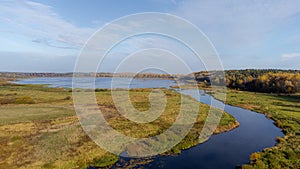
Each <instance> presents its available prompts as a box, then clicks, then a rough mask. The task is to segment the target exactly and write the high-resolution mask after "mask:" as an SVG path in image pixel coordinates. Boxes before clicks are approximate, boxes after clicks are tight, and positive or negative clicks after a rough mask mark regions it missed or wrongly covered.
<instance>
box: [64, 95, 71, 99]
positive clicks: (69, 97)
mask: <svg viewBox="0 0 300 169" xmlns="http://www.w3.org/2000/svg"><path fill="white" fill-rule="evenodd" d="M63 100H71V96H67V97H65V98H64V99H63Z"/></svg>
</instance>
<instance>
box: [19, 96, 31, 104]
mask: <svg viewBox="0 0 300 169" xmlns="http://www.w3.org/2000/svg"><path fill="white" fill-rule="evenodd" d="M15 103H16V104H33V103H35V102H34V100H33V99H32V98H31V97H29V96H22V97H18V98H16V101H15Z"/></svg>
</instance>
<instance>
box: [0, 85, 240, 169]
mask: <svg viewBox="0 0 300 169" xmlns="http://www.w3.org/2000/svg"><path fill="white" fill-rule="evenodd" d="M150 91H151V89H135V90H131V91H130V99H131V101H132V104H133V106H134V107H135V108H136V109H139V110H142V111H144V110H147V109H149V108H150V104H149V101H148V96H149V93H150ZM82 92H84V90H82ZM120 92H122V90H120ZM163 92H164V93H165V94H166V96H167V100H168V103H167V105H166V109H165V110H164V112H163V113H162V115H161V116H160V117H159V118H158V119H157V120H155V121H153V122H151V123H149V124H137V123H133V122H130V121H129V120H127V119H125V118H124V117H123V116H121V115H120V114H118V112H117V110H116V108H115V107H114V104H113V102H112V98H111V93H110V91H109V90H100V89H99V90H97V91H96V97H97V102H98V105H99V108H100V109H101V110H102V111H103V112H104V113H103V114H104V116H105V118H106V119H107V121H108V122H109V123H110V125H111V126H112V127H113V128H115V129H116V130H118V131H120V132H122V133H124V134H126V135H128V136H134V137H149V136H153V135H156V134H159V133H161V132H163V131H164V130H166V129H167V128H168V127H170V125H171V124H172V122H174V120H175V118H176V116H177V113H176V110H177V109H178V108H179V105H180V95H179V94H178V93H176V92H174V91H171V90H163ZM185 98H186V99H187V100H189V102H190V103H193V104H200V103H198V102H197V101H196V100H194V99H192V98H190V97H187V96H186V97H185ZM200 105H201V106H200V107H201V109H200V110H199V112H198V113H199V114H198V118H197V121H196V123H195V124H194V126H193V128H192V129H191V131H190V132H189V134H188V135H187V136H186V138H185V139H184V140H183V141H182V142H181V143H179V144H178V145H177V146H175V147H174V148H173V149H172V150H170V151H169V152H167V153H165V155H167V154H177V153H180V150H182V149H187V148H190V147H191V146H194V145H197V144H198V143H199V140H198V137H199V133H200V131H201V129H202V127H203V124H204V120H205V118H206V116H207V112H208V110H209V106H207V105H204V104H200ZM0 107H1V108H0V168H86V167H88V166H99V167H104V166H111V165H113V164H114V163H116V162H117V160H118V156H116V155H113V154H111V153H109V152H106V151H105V150H103V149H101V148H100V147H98V146H97V145H96V144H95V143H94V142H93V141H92V140H91V139H90V138H89V137H88V136H87V135H86V134H85V133H84V132H83V130H82V128H81V126H80V125H79V122H78V119H77V116H76V113H75V111H74V108H73V102H72V91H71V90H70V89H61V88H48V87H46V86H43V85H15V84H10V83H7V82H1V83H0ZM215 111H219V110H215ZM237 124H238V123H237V122H236V121H235V119H234V118H233V117H232V116H230V115H229V114H227V113H224V114H223V118H222V120H221V123H220V126H219V127H218V128H217V129H216V130H215V133H218V132H224V131H227V130H230V129H232V128H234V127H236V126H237Z"/></svg>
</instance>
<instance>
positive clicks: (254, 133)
mask: <svg viewBox="0 0 300 169" xmlns="http://www.w3.org/2000/svg"><path fill="white" fill-rule="evenodd" d="M124 80H125V82H124ZM127 82H128V81H127V80H126V78H120V81H119V84H117V85H116V86H117V87H118V88H121V87H127V86H128V83H127ZM17 83H19V84H50V85H51V86H52V87H64V88H70V87H72V78H34V79H24V80H21V81H18V82H17ZM95 84H96V87H97V88H111V78H96V83H95ZM172 85H176V83H175V82H174V81H171V80H162V79H134V80H133V81H132V83H131V84H130V88H157V87H165V88H169V86H172ZM82 88H86V86H85V84H84V78H82ZM179 92H180V93H183V94H188V95H191V96H192V97H194V98H195V99H197V100H198V101H200V102H202V103H206V104H210V103H211V100H212V99H214V98H213V97H211V96H210V95H207V94H205V93H203V91H201V92H202V93H201V95H200V98H197V97H196V96H195V95H193V92H192V91H191V90H183V91H179ZM218 104H219V105H222V104H223V103H222V102H219V101H218ZM225 111H226V112H228V113H229V114H231V115H233V116H234V117H235V118H236V120H237V121H238V122H239V123H240V126H239V127H238V128H236V129H234V130H232V131H229V132H225V133H221V134H218V135H213V136H211V137H210V139H209V140H208V141H207V142H205V143H203V144H199V145H197V146H195V147H193V148H190V149H188V150H184V151H182V153H181V154H179V155H177V156H156V157H154V158H153V162H151V163H149V164H146V165H142V166H136V168H139V167H143V168H151V169H152V168H153V169H156V168H166V169H234V168H235V167H236V166H237V165H242V164H245V163H248V162H249V156H250V154H251V153H253V152H257V151H262V150H263V149H264V148H267V147H272V146H274V145H275V144H276V141H275V138H276V137H282V136H283V133H282V132H281V130H280V129H279V128H277V127H276V126H275V125H274V124H273V121H272V120H269V119H267V118H266V117H265V116H264V115H263V114H258V113H256V112H253V111H249V110H246V109H242V108H239V107H234V106H230V105H225ZM121 159H122V160H123V161H129V160H130V159H126V158H121ZM119 165H120V164H119Z"/></svg>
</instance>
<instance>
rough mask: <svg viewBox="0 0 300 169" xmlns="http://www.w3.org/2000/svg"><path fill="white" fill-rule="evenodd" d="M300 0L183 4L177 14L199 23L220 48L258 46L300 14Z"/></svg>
mask: <svg viewBox="0 0 300 169" xmlns="http://www.w3.org/2000/svg"><path fill="white" fill-rule="evenodd" d="M299 6H300V1H298V0H276V1H274V0H263V1H260V0H259V1H256V0H254V1H246V0H230V1H211V0H190V1H184V3H181V5H180V6H179V7H178V9H177V10H176V11H174V13H175V14H177V15H179V16H183V17H185V18H187V19H189V20H191V21H192V22H194V23H196V24H197V26H199V27H200V28H201V29H203V31H204V32H205V33H206V34H207V35H208V36H209V38H210V39H212V41H213V42H214V44H216V45H217V46H221V47H225V48H227V47H234V48H240V47H251V45H254V46H259V45H261V44H260V43H262V42H263V39H264V38H266V37H267V36H266V35H268V33H270V32H272V31H274V30H275V29H278V28H280V26H281V25H284V24H285V23H286V22H288V20H289V18H292V17H294V16H295V15H296V14H298V13H299V12H300V8H299Z"/></svg>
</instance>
